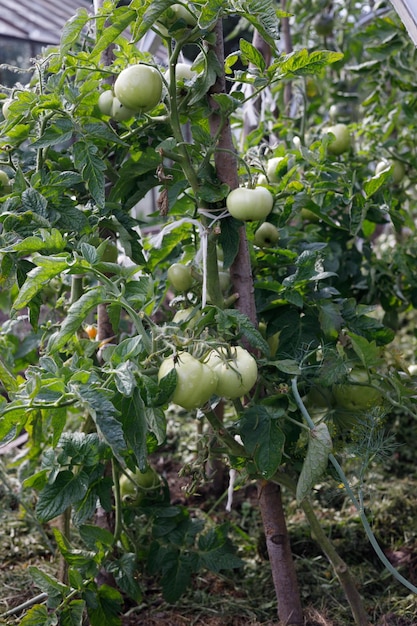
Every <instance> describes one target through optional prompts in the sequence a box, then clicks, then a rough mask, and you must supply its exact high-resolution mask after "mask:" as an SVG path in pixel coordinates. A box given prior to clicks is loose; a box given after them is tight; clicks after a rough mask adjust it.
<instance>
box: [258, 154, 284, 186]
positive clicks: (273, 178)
mask: <svg viewBox="0 0 417 626" xmlns="http://www.w3.org/2000/svg"><path fill="white" fill-rule="evenodd" d="M283 160H284V157H273V158H272V159H269V161H268V163H267V164H266V175H267V178H268V180H269V182H270V183H278V182H279V176H278V174H277V169H278V168H279V164H280V163H281V161H283ZM258 182H259V181H258Z"/></svg>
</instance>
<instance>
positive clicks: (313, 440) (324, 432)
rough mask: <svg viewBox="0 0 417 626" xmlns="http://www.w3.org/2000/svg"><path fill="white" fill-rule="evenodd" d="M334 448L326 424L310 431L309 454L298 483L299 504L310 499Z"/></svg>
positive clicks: (297, 496)
mask: <svg viewBox="0 0 417 626" xmlns="http://www.w3.org/2000/svg"><path fill="white" fill-rule="evenodd" d="M332 448H333V444H332V439H331V437H330V433H329V429H328V428H327V425H326V424H325V423H324V422H320V424H317V426H316V427H315V428H312V429H311V430H310V437H309V440H308V447H307V454H306V458H305V459H304V463H303V467H302V469H301V473H300V476H299V478H298V482H297V490H296V498H297V502H301V501H302V500H304V498H307V497H308V495H309V494H310V492H311V490H312V489H313V487H314V485H315V484H316V483H317V482H318V481H319V480H320V478H321V477H322V475H323V474H324V472H325V471H326V468H327V463H328V460H329V454H330V453H331V452H332Z"/></svg>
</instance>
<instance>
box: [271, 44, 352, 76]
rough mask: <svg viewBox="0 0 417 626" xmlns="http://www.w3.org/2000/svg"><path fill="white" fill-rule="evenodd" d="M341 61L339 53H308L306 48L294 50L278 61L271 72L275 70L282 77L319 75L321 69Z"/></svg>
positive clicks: (327, 51)
mask: <svg viewBox="0 0 417 626" xmlns="http://www.w3.org/2000/svg"><path fill="white" fill-rule="evenodd" d="M341 59H343V54H342V53H341V52H332V51H329V50H314V51H313V52H309V51H308V50H307V49H306V48H303V49H302V50H296V51H294V52H291V53H290V54H288V55H286V56H285V57H283V58H281V59H279V60H278V61H277V63H276V64H274V65H273V66H271V70H273V69H276V70H278V72H279V73H281V74H282V75H284V76H285V75H295V76H297V75H298V76H306V75H308V74H319V73H320V72H321V71H322V70H323V68H325V67H326V66H327V65H330V64H331V63H336V62H337V61H340V60H341Z"/></svg>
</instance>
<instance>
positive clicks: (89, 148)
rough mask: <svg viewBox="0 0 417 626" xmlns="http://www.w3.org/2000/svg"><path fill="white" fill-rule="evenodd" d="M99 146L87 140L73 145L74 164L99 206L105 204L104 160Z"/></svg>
mask: <svg viewBox="0 0 417 626" xmlns="http://www.w3.org/2000/svg"><path fill="white" fill-rule="evenodd" d="M97 152H98V147H97V146H96V145H95V144H93V143H88V142H86V141H80V140H79V141H77V143H76V144H75V145H74V147H73V153H74V164H75V167H76V168H77V169H78V171H79V172H80V174H81V176H82V178H83V181H84V182H85V183H86V185H87V188H88V190H89V192H90V193H91V195H92V197H93V199H94V201H95V202H96V204H97V205H98V206H99V207H103V206H104V202H105V190H104V184H105V179H104V170H105V169H106V165H105V162H104V160H103V159H102V158H101V157H100V156H99V155H98V154H97Z"/></svg>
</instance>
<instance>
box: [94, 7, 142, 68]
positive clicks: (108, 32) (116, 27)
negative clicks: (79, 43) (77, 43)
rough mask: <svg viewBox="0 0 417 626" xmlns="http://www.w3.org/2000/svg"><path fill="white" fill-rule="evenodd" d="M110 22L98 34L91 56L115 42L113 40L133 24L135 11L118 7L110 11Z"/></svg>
mask: <svg viewBox="0 0 417 626" xmlns="http://www.w3.org/2000/svg"><path fill="white" fill-rule="evenodd" d="M111 15H112V17H111V20H112V23H111V25H110V26H108V27H107V28H105V29H104V30H103V32H102V33H101V34H100V36H99V38H98V41H97V42H96V45H95V46H94V48H93V51H92V52H91V56H97V55H98V54H101V53H102V52H103V51H104V50H106V48H108V46H110V45H111V44H114V43H115V40H116V39H117V37H118V36H119V35H121V33H123V31H124V30H126V28H128V27H129V26H131V25H132V24H134V22H135V17H136V12H135V11H133V10H132V9H129V8H128V7H120V8H119V9H116V10H114V11H113V12H112V14H111Z"/></svg>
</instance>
